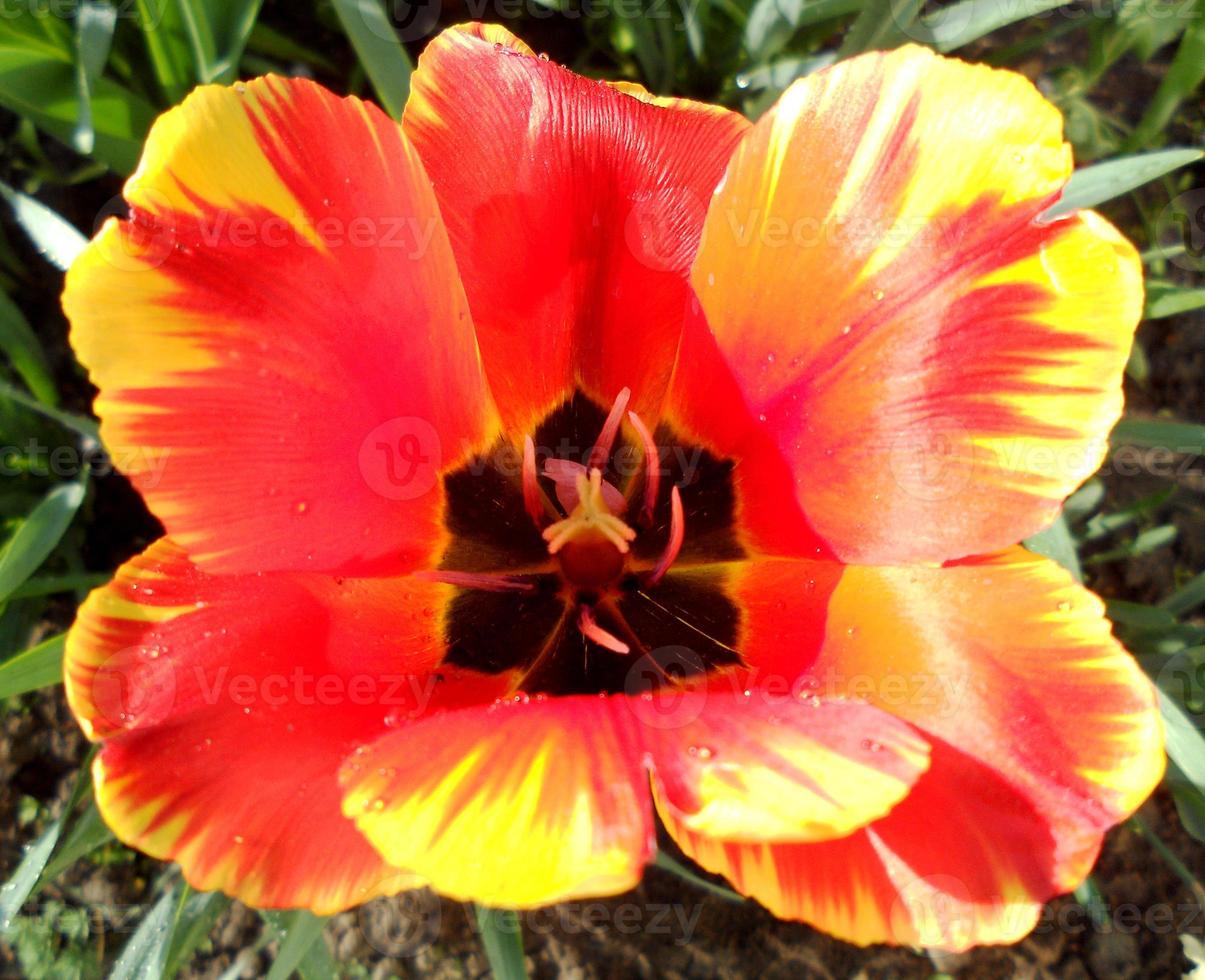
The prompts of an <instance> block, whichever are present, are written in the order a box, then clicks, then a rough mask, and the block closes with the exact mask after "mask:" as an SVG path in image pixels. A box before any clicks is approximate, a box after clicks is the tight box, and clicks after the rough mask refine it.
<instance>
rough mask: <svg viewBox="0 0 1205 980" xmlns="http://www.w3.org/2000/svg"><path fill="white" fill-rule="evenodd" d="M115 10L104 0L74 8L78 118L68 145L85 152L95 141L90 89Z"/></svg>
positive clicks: (99, 68) (113, 23)
mask: <svg viewBox="0 0 1205 980" xmlns="http://www.w3.org/2000/svg"><path fill="white" fill-rule="evenodd" d="M116 27H117V10H116V8H115V7H114V6H113V5H112V4H110V3H108V2H106V0H83V2H81V3H80V5H79V6H78V7H77V8H76V11H75V51H76V57H75V87H76V94H77V96H78V98H79V120H78V122H77V123H76V126H75V133H74V134H73V135H72V140H71V145H72V146H73V147H75V149H76V150H77V151H79V152H80V153H82V154H84V155H85V156H86V155H87V154H89V153H91V152H92V147H93V146H95V145H96V133H95V132H94V131H93V129H92V89H93V87H94V86H95V85H96V80H97V79H98V78H100V76H101V73H102V72H103V71H104V70H105V63H106V62H107V61H108V60H109V49H110V48H111V47H112V46H113V31H114V29H115V28H116Z"/></svg>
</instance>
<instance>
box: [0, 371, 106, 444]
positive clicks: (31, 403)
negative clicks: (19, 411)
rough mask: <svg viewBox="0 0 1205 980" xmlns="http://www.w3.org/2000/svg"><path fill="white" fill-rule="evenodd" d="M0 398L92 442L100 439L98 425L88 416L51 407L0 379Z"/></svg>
mask: <svg viewBox="0 0 1205 980" xmlns="http://www.w3.org/2000/svg"><path fill="white" fill-rule="evenodd" d="M0 398H6V399H8V400H9V401H10V402H15V403H16V404H18V405H20V406H21V407H22V408H28V409H29V410H30V411H31V412H37V413H38V414H39V415H44V416H45V417H46V418H48V419H51V420H52V421H55V422H57V423H58V424H59V425H61V426H63V427H64V428H67V429H70V430H71V431H72V432H76V433H78V434H79V435H81V436H83V437H84V438H86V439H90V440H91V441H93V442H99V441H100V427H99V426H98V425H97V424H96V422H95V421H94V420H92V419H90V418H85V417H84V416H82V415H75V414H74V413H72V412H64V411H63V410H62V409H61V408H52V407H51V406H50V405H44V404H43V403H42V402H40V401H38V400H37V399H36V398H30V397H29V395H27V394H25V392H23V391H19V390H18V389H16V388H14V387H13V386H12V385H10V384H9V383H8V382H6V381H0Z"/></svg>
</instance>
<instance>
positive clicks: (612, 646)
mask: <svg viewBox="0 0 1205 980" xmlns="http://www.w3.org/2000/svg"><path fill="white" fill-rule="evenodd" d="M577 628H578V629H579V630H581V631H582V636H584V637H585V638H586V639H588V640H593V641H594V642H595V643H597V644H598V645H599V646H600V647H602V648H604V649H606V650H610V651H611V652H612V653H631V652H632V648H631V647H630V646H628V645H627V644H626V643H624V642H623V640H621V639H620V638H619V637H618V636H615V635H614V634H612V633H608V632H607V631H606V630H605V629H603V628H602V627H601V626H599V625H598V620H597V619H595V618H594V610H592V609H591V608H590V607H589V606H582V607H581V609H580V610H579V611H578V616H577Z"/></svg>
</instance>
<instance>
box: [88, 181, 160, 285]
mask: <svg viewBox="0 0 1205 980" xmlns="http://www.w3.org/2000/svg"><path fill="white" fill-rule="evenodd" d="M139 194H140V195H141V196H142V198H143V199H144V200H143V204H142V206H141V207H140V208H139V212H138V213H139V215H140V217H139V218H138V219H137V220H135V219H134V218H131V217H130V207H129V205H128V204H127V203H126V201H125V199H124V198H122V197H121V196H120V195H119V196H117V197H111V198H109V200H108V201H106V202H105V205H104V207H102V208H101V209H100V210H99V211H98V212H97V214H96V220H95V221H93V223H92V235H93V238H96V236H97V235H100V232H101V231H102V229H104V228H105V226H106V225H107V224H110V223H112V222H116V223H117V227H116V228H113V229H112V230H110V231H108V232H106V233H105V234H104V235H102V236H101V237H99V238H96V240H97V248H98V250H99V253H100V256H101V258H102V259H104V261H105V262H107V263H108V264H109V265H111V266H112V267H113V268H114V269H117V270H118V271H120V272H143V271H145V270H146V269H157V268H159V266H161V265H163V263H164V262H166V261H167V260H168V258H169V257H170V256H171V254H172V253H173V252H174V251H175V250H176V243H177V237H176V230H175V229H174V228H170V227H168V226H167V225H165V224H163V223H162V222H160V221H159V220H158V219H157V218H155V217H153V215H154V214H157V213H158V214H165V213H167V211H168V210H169V205H168V201H167V198H166V197H164V196H163V195H162V194H160V193H159V192H157V191H155V190H152V189H150V188H142V189H140V191H139Z"/></svg>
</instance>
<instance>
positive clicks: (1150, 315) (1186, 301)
mask: <svg viewBox="0 0 1205 980" xmlns="http://www.w3.org/2000/svg"><path fill="white" fill-rule="evenodd" d="M1201 307H1205V289H1189V288H1187V287H1184V286H1176V285H1174V284H1173V283H1170V282H1160V281H1158V280H1156V281H1154V282H1148V283H1147V284H1146V313H1145V314H1144V315H1145V316H1146V318H1147V319H1148V320H1158V319H1161V318H1162V317H1165V316H1177V315H1179V314H1181V313H1188V312H1189V311H1190V310H1199V309H1201Z"/></svg>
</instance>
